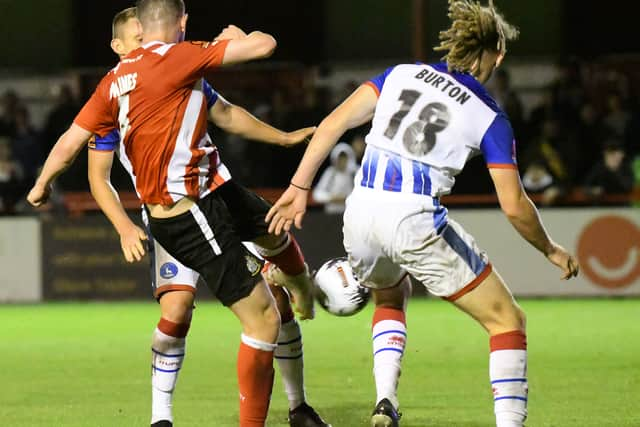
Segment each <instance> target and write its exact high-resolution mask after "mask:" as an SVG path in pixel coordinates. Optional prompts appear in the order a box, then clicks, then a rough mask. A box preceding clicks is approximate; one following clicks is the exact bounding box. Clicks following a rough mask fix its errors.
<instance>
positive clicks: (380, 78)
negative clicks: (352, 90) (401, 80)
mask: <svg viewBox="0 0 640 427" xmlns="http://www.w3.org/2000/svg"><path fill="white" fill-rule="evenodd" d="M394 68H395V67H389V68H387V69H386V70H384V73H382V74H380V75H377V76H375V77H374V78H372V79H371V80H368V81H366V82H365V83H364V84H365V85H367V86H370V87H371V88H372V89H373V90H375V91H376V95H378V96H380V92H382V87H383V86H384V82H385V81H386V80H387V76H388V75H389V74H391V72H392V71H393V69H394Z"/></svg>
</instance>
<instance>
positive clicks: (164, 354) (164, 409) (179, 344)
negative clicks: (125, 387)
mask: <svg viewBox="0 0 640 427" xmlns="http://www.w3.org/2000/svg"><path fill="white" fill-rule="evenodd" d="M185 347H186V339H185V338H176V337H172V336H169V335H166V334H165V333H163V332H161V331H160V330H159V329H158V328H156V329H155V331H153V339H152V347H151V354H152V360H151V424H153V423H155V422H157V421H161V420H168V421H171V422H173V414H172V411H171V407H172V398H173V390H174V389H175V386H176V381H177V380H178V373H179V372H180V368H181V367H182V362H183V360H184V355H185Z"/></svg>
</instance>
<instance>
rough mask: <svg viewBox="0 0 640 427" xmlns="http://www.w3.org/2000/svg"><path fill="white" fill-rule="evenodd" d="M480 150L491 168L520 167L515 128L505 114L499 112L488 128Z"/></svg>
mask: <svg viewBox="0 0 640 427" xmlns="http://www.w3.org/2000/svg"><path fill="white" fill-rule="evenodd" d="M480 151H482V154H483V155H484V160H485V162H487V167H489V168H490V169H492V168H495V169H518V163H517V161H516V141H515V139H514V137H513V129H511V124H510V123H509V120H508V119H507V117H506V116H505V115H504V114H498V115H497V116H496V118H495V119H494V120H493V123H491V126H489V129H487V132H486V133H485V134H484V137H483V138H482V142H481V143H480Z"/></svg>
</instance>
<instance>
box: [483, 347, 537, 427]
mask: <svg viewBox="0 0 640 427" xmlns="http://www.w3.org/2000/svg"><path fill="white" fill-rule="evenodd" d="M489 376H490V378H491V387H492V389H493V399H494V409H495V414H496V426H497V427H521V426H522V425H523V423H524V420H525V419H526V418H527V393H528V385H527V350H497V351H492V352H491V355H490V356H489Z"/></svg>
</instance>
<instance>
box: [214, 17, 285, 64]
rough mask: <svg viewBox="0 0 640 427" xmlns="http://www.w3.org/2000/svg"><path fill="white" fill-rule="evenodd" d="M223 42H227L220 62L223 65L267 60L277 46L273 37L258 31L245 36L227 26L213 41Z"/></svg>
mask: <svg viewBox="0 0 640 427" xmlns="http://www.w3.org/2000/svg"><path fill="white" fill-rule="evenodd" d="M223 40H229V43H228V44H227V46H226V48H225V52H224V57H223V60H222V64H223V65H230V64H236V63H239V62H247V61H251V60H254V59H261V58H268V57H269V56H271V55H272V54H273V51H274V50H275V49H276V46H277V42H276V39H275V38H273V36H271V35H269V34H266V33H263V32H260V31H253V32H251V33H249V34H246V33H245V32H244V31H242V30H241V29H240V28H238V27H236V26H235V25H229V26H228V27H227V28H225V29H224V30H222V32H221V33H220V34H219V35H218V37H216V38H215V41H223Z"/></svg>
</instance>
